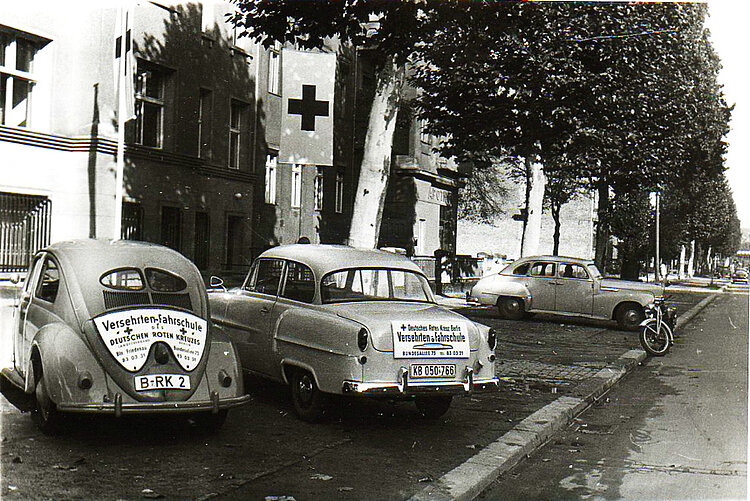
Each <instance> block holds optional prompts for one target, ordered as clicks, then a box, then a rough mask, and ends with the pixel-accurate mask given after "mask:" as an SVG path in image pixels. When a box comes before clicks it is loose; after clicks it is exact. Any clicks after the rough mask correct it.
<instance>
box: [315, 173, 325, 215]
mask: <svg viewBox="0 0 750 501" xmlns="http://www.w3.org/2000/svg"><path fill="white" fill-rule="evenodd" d="M313 191H314V192H315V193H314V195H315V199H314V209H315V210H323V167H318V172H316V173H315V183H314V185H313Z"/></svg>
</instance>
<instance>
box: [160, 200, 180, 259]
mask: <svg viewBox="0 0 750 501" xmlns="http://www.w3.org/2000/svg"><path fill="white" fill-rule="evenodd" d="M159 243H161V244H162V245H165V246H167V247H169V248H171V249H174V250H176V251H179V250H180V244H181V243H182V211H181V210H180V208H179V207H168V206H165V207H162V208H161V240H160V242H159Z"/></svg>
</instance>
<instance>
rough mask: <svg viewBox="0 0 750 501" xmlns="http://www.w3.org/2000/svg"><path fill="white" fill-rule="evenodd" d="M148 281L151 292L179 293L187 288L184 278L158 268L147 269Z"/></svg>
mask: <svg viewBox="0 0 750 501" xmlns="http://www.w3.org/2000/svg"><path fill="white" fill-rule="evenodd" d="M146 281H147V282H148V286H149V287H151V290H154V291H157V292H179V291H181V290H184V289H185V288H186V287H187V282H185V280H183V279H182V278H180V277H178V276H177V275H174V274H172V273H169V272H168V271H164V270H159V269H157V268H146Z"/></svg>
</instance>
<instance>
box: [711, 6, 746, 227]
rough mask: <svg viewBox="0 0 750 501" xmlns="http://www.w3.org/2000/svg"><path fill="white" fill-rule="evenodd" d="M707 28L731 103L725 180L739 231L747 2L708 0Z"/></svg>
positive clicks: (743, 184)
mask: <svg viewBox="0 0 750 501" xmlns="http://www.w3.org/2000/svg"><path fill="white" fill-rule="evenodd" d="M708 9H709V14H710V16H709V18H708V28H709V29H710V30H711V40H712V41H713V44H714V48H715V49H716V51H717V52H718V53H719V57H720V58H721V63H722V66H723V68H722V70H721V73H720V74H719V80H720V82H721V83H722V84H724V93H725V95H726V98H727V102H728V103H729V104H730V105H731V104H733V103H734V104H735V108H734V112H733V113H732V122H731V124H730V125H731V128H732V130H731V132H730V133H729V138H728V140H729V153H728V154H727V166H728V167H729V170H728V171H727V177H728V178H729V182H730V184H731V185H732V192H733V193H734V201H735V203H736V204H737V214H738V216H739V218H740V221H741V222H742V227H743V228H750V196H748V195H750V190H749V187H750V165H748V162H750V94H749V93H750V82H748V77H750V71H749V70H748V64H750V54H748V52H750V36H749V35H748V33H749V32H750V2H748V1H747V0H709V2H708Z"/></svg>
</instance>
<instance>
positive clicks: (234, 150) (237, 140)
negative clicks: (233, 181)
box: [229, 99, 247, 169]
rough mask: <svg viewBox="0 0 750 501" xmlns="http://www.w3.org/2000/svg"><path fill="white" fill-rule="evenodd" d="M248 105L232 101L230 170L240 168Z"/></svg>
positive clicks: (230, 112) (230, 115)
mask: <svg viewBox="0 0 750 501" xmlns="http://www.w3.org/2000/svg"><path fill="white" fill-rule="evenodd" d="M246 108H247V105H246V104H245V103H242V102H240V101H237V100H235V99H232V101H231V104H230V110H229V168H230V169H239V168H240V150H241V147H240V145H241V144H242V132H243V124H244V120H245V110H246Z"/></svg>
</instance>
